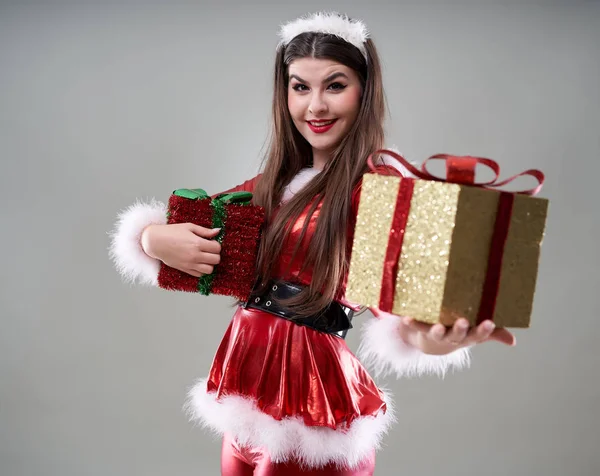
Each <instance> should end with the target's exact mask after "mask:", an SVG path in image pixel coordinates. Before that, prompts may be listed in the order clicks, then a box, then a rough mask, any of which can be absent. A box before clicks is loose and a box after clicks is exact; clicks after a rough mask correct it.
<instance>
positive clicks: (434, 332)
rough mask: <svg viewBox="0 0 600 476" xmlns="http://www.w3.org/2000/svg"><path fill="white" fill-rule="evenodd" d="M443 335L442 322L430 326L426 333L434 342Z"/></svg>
mask: <svg viewBox="0 0 600 476" xmlns="http://www.w3.org/2000/svg"><path fill="white" fill-rule="evenodd" d="M445 335H446V326H444V325H443V324H439V323H438V324H434V325H433V326H431V329H429V332H428V333H427V336H428V337H429V338H430V339H431V340H434V341H435V342H441V341H442V340H444V336H445Z"/></svg>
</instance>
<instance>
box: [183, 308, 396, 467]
mask: <svg viewBox="0 0 600 476" xmlns="http://www.w3.org/2000/svg"><path fill="white" fill-rule="evenodd" d="M187 406H188V411H189V413H190V414H191V415H190V416H191V418H192V419H193V420H196V421H198V422H200V423H201V424H203V425H205V426H207V427H209V428H211V429H212V430H214V431H215V432H216V433H218V434H220V435H223V434H231V435H233V436H234V437H235V438H236V440H237V441H238V442H239V443H240V444H246V445H251V446H255V447H261V448H266V449H267V450H268V451H269V454H270V456H271V458H272V460H273V461H274V462H280V461H287V460H289V459H290V458H293V459H296V460H300V461H302V462H304V463H306V464H308V465H310V466H320V465H324V464H329V463H331V462H336V463H338V464H340V465H343V466H350V467H353V466H356V465H358V464H360V463H361V460H364V459H365V458H368V457H370V455H371V454H372V451H373V450H374V449H376V448H377V447H379V444H380V440H381V437H382V436H383V434H384V433H385V432H386V431H387V429H388V427H389V425H390V424H391V423H392V421H393V411H392V408H391V401H390V400H389V398H388V397H387V395H385V394H384V392H382V391H381V390H380V389H379V388H378V387H377V385H376V384H375V383H374V381H373V380H372V378H371V377H370V375H369V374H368V373H367V371H366V370H365V368H364V367H363V366H362V364H361V363H360V362H359V360H358V359H357V358H356V357H355V356H354V354H353V353H352V352H351V351H350V349H349V348H348V346H347V345H346V342H345V341H344V340H343V339H341V338H339V337H337V336H334V335H329V334H326V333H323V332H319V331H316V330H314V329H311V328H309V327H305V326H300V325H298V324H295V323H293V322H291V321H288V320H286V319H283V318H280V317H277V316H274V315H273V314H270V313H267V312H264V311H261V310H257V309H244V308H242V307H238V309H237V311H236V312H235V314H234V316H233V319H232V321H231V323H230V325H229V327H228V328H227V331H226V333H225V335H224V337H223V340H222V341H221V344H220V346H219V348H218V350H217V353H216V355H215V358H214V361H213V364H212V367H211V370H210V373H209V376H208V378H207V379H202V380H200V381H198V383H197V384H196V385H195V386H194V387H193V388H192V389H191V391H190V393H189V399H188V403H187Z"/></svg>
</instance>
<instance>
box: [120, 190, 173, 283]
mask: <svg viewBox="0 0 600 476" xmlns="http://www.w3.org/2000/svg"><path fill="white" fill-rule="evenodd" d="M166 223H167V207H166V205H165V204H164V203H162V202H159V201H156V200H154V199H153V200H152V201H151V202H150V203H143V202H139V201H138V202H136V203H134V204H133V205H131V206H130V207H128V208H127V209H125V210H123V211H122V212H121V213H119V215H118V220H117V222H116V224H115V227H114V229H113V231H112V232H110V236H111V243H110V247H109V255H110V257H111V259H112V260H113V262H114V263H115V266H116V268H117V271H118V272H119V273H120V274H121V276H122V277H123V278H124V279H125V280H126V281H129V282H132V283H135V282H136V281H139V282H140V283H141V284H149V285H153V286H157V285H158V272H159V270H160V261H159V260H157V259H154V258H151V257H150V256H148V255H147V254H146V253H144V250H143V249H142V245H141V243H140V238H141V234H142V231H143V230H144V228H146V227H147V226H148V225H153V224H158V225H164V224H166Z"/></svg>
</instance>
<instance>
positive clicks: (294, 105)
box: [288, 94, 303, 119]
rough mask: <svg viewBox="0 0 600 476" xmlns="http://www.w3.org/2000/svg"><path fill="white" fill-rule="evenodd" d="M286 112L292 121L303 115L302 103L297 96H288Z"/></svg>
mask: <svg viewBox="0 0 600 476" xmlns="http://www.w3.org/2000/svg"><path fill="white" fill-rule="evenodd" d="M288 110H289V111H290V115H291V116H292V118H294V119H295V118H297V117H298V116H299V115H302V114H303V107H302V102H301V101H300V100H299V98H298V96H297V95H295V94H288Z"/></svg>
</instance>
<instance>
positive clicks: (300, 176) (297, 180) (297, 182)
mask: <svg viewBox="0 0 600 476" xmlns="http://www.w3.org/2000/svg"><path fill="white" fill-rule="evenodd" d="M320 173H321V170H319V169H314V168H312V167H305V168H303V169H302V170H300V172H298V173H297V174H296V176H295V177H294V178H293V179H292V180H291V181H290V183H289V184H288V185H287V186H286V187H285V189H284V191H283V197H282V198H281V203H285V202H287V201H288V200H290V199H291V198H292V197H293V196H294V195H296V194H297V193H298V192H299V191H300V190H302V189H303V188H304V187H306V185H308V183H309V182H310V181H311V180H312V179H313V178H315V177H316V176H317V175H319V174H320Z"/></svg>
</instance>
